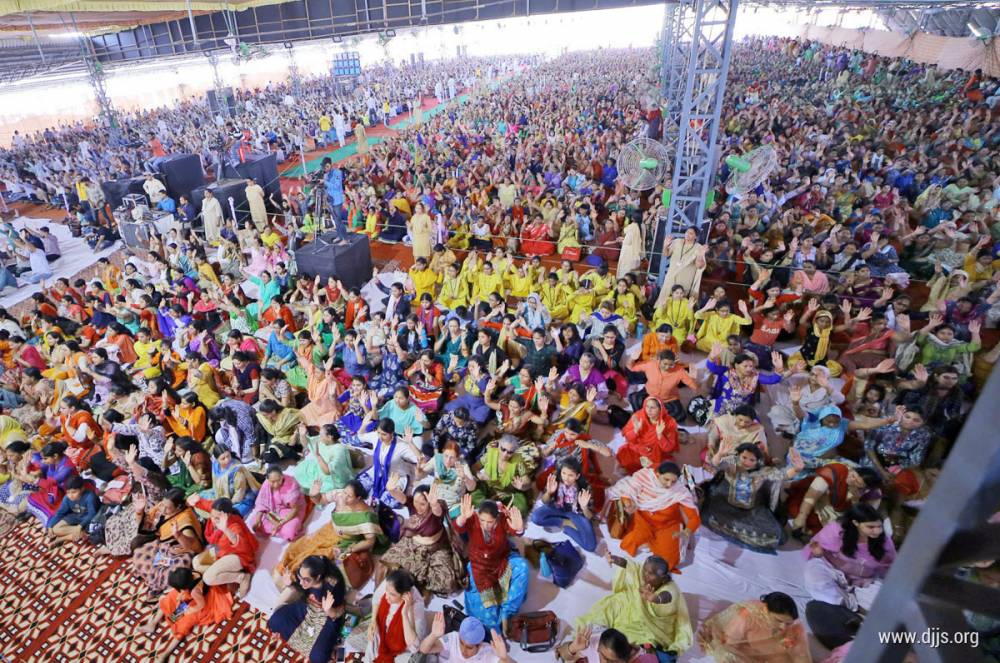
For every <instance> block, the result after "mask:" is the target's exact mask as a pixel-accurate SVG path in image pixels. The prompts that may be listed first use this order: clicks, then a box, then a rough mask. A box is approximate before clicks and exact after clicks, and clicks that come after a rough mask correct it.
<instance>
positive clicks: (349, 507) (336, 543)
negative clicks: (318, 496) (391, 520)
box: [274, 480, 389, 590]
mask: <svg viewBox="0 0 1000 663" xmlns="http://www.w3.org/2000/svg"><path fill="white" fill-rule="evenodd" d="M323 498H324V501H330V502H333V503H334V504H336V506H335V508H334V511H332V512H331V513H330V522H329V523H327V524H326V525H324V526H323V527H321V528H320V529H318V530H317V531H315V532H314V533H312V534H310V535H308V536H304V537H302V538H301V539H299V540H298V541H294V542H293V543H291V544H289V546H288V547H287V548H285V552H284V554H283V555H282V556H281V561H280V562H278V565H277V566H276V567H275V568H274V577H275V582H276V583H278V589H282V590H283V589H285V585H284V583H283V582H282V578H283V576H284V574H285V572H288V573H290V574H294V573H295V572H296V571H297V570H298V568H299V565H300V564H302V560H304V559H305V558H306V557H309V556H310V555H324V556H327V557H336V558H337V559H338V560H343V559H344V558H345V557H348V556H350V555H359V556H360V557H358V558H356V559H357V560H358V561H363V560H364V558H365V557H368V558H369V559H368V560H367V561H366V562H364V563H365V564H370V565H369V566H368V568H369V569H370V570H374V565H373V564H371V560H370V556H371V555H372V554H375V555H379V554H382V552H384V551H385V549H386V547H387V546H388V543H389V540H388V539H387V538H386V536H385V534H383V533H382V528H381V527H380V526H379V524H378V516H376V515H375V512H374V511H372V510H371V508H370V507H369V506H368V502H367V500H368V491H366V490H365V487H364V486H362V485H361V483H360V482H358V481H356V480H352V481H350V482H349V483H348V484H347V486H345V487H344V488H343V490H336V491H334V492H333V493H327V494H325V495H324V496H323ZM370 576H371V573H370V572H369V573H368V577H370ZM348 579H349V580H350V581H351V585H352V586H353V587H355V589H357V588H358V587H359V586H362V585H364V582H362V583H360V585H359V584H357V582H358V581H360V580H361V578H360V577H355V578H351V577H350V574H348ZM364 580H365V582H367V580H368V578H367V577H366V578H364Z"/></svg>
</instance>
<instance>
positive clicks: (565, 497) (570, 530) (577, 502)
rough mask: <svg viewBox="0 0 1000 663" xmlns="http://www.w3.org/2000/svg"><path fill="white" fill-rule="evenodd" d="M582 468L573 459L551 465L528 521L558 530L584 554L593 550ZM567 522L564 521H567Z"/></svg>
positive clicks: (587, 500) (594, 548)
mask: <svg viewBox="0 0 1000 663" xmlns="http://www.w3.org/2000/svg"><path fill="white" fill-rule="evenodd" d="M582 474H583V468H582V467H581V466H580V462H579V461H578V460H576V459H575V458H566V459H564V460H562V461H561V462H560V463H559V464H558V465H556V466H555V471H554V472H552V473H550V474H549V476H548V479H547V480H546V482H545V490H544V491H543V492H542V494H541V495H540V500H541V504H538V505H536V506H535V508H534V509H533V510H532V512H531V522H533V523H535V524H536V525H538V526H540V527H560V528H562V530H563V533H564V534H565V535H566V536H568V537H569V538H570V539H572V540H573V541H575V542H576V543H577V545H579V546H580V547H581V548H583V549H584V550H586V551H587V552H594V551H595V550H597V536H596V534H595V533H594V523H593V522H592V519H593V517H594V513H593V511H591V495H590V489H589V488H588V487H587V484H586V482H585V481H583V480H582V479H581V475H582ZM567 521H568V522H567Z"/></svg>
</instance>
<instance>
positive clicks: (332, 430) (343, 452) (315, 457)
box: [293, 424, 355, 494]
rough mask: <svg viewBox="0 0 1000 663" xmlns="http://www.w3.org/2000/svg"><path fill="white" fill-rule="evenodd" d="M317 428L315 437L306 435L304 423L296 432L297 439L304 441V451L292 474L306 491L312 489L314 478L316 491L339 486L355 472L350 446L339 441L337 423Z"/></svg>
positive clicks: (328, 490) (324, 491) (337, 488)
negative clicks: (317, 433) (304, 453)
mask: <svg viewBox="0 0 1000 663" xmlns="http://www.w3.org/2000/svg"><path fill="white" fill-rule="evenodd" d="M319 430H320V432H319V436H318V438H316V437H314V438H309V437H308V435H307V432H306V427H305V426H303V425H300V426H299V428H298V430H297V432H296V435H297V437H298V439H299V440H303V441H304V442H303V447H305V449H306V452H307V453H306V456H305V458H303V459H302V460H300V461H299V462H298V463H296V464H295V469H294V470H293V476H294V477H295V481H297V482H298V484H299V487H300V488H301V489H302V490H303V491H304V492H305V493H307V494H308V493H310V492H312V490H313V487H314V486H315V485H316V483H317V482H318V483H319V488H318V490H317V492H319V493H328V492H330V491H331V490H340V489H341V488H343V487H344V486H346V485H347V482H348V481H350V480H351V479H353V478H354V476H355V473H354V466H353V465H352V463H351V450H350V449H349V448H348V447H347V445H345V444H343V443H342V442H341V441H340V429H339V428H337V425H336V424H326V425H324V426H322V427H321V428H320V429H319Z"/></svg>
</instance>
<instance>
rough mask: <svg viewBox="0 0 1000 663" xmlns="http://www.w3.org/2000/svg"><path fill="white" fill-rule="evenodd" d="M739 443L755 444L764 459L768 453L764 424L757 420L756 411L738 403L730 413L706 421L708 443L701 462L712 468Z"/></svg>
mask: <svg viewBox="0 0 1000 663" xmlns="http://www.w3.org/2000/svg"><path fill="white" fill-rule="evenodd" d="M741 444H754V445H757V448H759V449H760V450H761V451H762V452H764V458H765V460H766V459H767V458H768V456H769V455H770V453H769V452H768V449H767V437H766V435H765V433H764V426H763V425H762V424H761V423H760V422H758V421H757V413H756V412H754V409H753V408H752V407H750V406H749V405H740V406H739V407H737V408H735V409H734V410H733V411H732V413H730V414H721V415H716V416H715V417H713V418H712V419H711V420H710V421H709V423H708V445H707V446H706V447H705V450H704V451H702V463H703V464H704V465H705V467H706V469H714V468H715V467H716V466H718V464H719V461H721V460H722V459H723V458H725V457H726V456H732V455H733V454H734V453H735V452H736V447H738V446H740V445H741Z"/></svg>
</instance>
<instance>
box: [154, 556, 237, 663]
mask: <svg viewBox="0 0 1000 663" xmlns="http://www.w3.org/2000/svg"><path fill="white" fill-rule="evenodd" d="M167 584H168V585H169V586H170V591H169V592H167V594H166V595H165V596H164V597H163V598H161V599H160V601H159V603H158V604H157V609H156V612H154V613H153V615H152V616H151V617H150V618H149V620H148V621H147V622H146V623H145V624H144V625H143V626H142V627H141V628H140V629H139V630H140V631H141V632H143V633H145V634H146V635H149V636H153V634H155V633H156V627H157V625H158V624H159V623H160V622H161V621H162V622H165V623H166V624H167V626H168V627H169V628H170V635H171V639H170V644H168V645H167V647H166V649H164V650H163V651H162V652H160V653H159V654H158V655H157V657H156V663H165V661H167V660H169V658H170V655H171V654H173V653H174V651H175V650H176V649H177V647H179V646H180V644H181V642H182V641H183V640H184V638H186V637H187V636H189V635H191V633H192V632H193V631H194V630H195V629H196V628H197V627H199V626H215V625H217V624H221V623H222V622H223V621H225V620H227V619H229V618H230V617H232V614H233V596H232V594H230V593H229V590H227V589H226V588H225V587H222V586H219V585H215V586H209V585H208V584H207V583H206V582H205V580H204V578H203V577H202V576H201V575H200V574H198V573H194V572H192V571H191V569H189V568H186V567H182V568H176V569H173V570H172V571H171V572H170V574H169V575H168V576H167Z"/></svg>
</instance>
